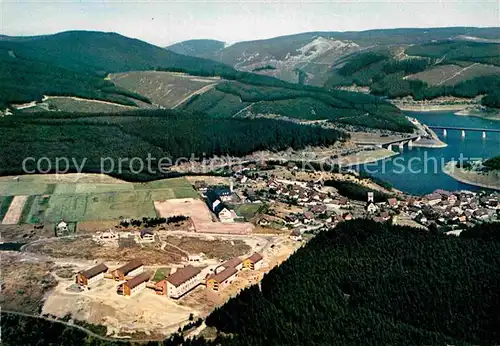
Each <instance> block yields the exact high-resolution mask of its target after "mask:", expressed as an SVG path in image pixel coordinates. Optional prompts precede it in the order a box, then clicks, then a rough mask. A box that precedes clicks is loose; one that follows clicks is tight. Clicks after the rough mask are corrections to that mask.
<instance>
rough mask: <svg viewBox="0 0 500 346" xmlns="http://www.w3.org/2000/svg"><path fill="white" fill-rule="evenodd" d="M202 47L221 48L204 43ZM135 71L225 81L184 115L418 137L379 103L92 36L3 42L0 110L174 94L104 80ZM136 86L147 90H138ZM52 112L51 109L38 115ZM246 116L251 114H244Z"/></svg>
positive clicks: (137, 101) (146, 78) (128, 101)
mask: <svg viewBox="0 0 500 346" xmlns="http://www.w3.org/2000/svg"><path fill="white" fill-rule="evenodd" d="M197 44H198V45H201V46H203V45H205V46H206V45H208V46H210V45H214V44H215V45H218V44H219V43H218V42H215V43H214V42H212V41H208V42H205V41H204V40H201V42H197ZM200 49H201V48H200ZM132 70H133V71H151V70H155V71H170V72H184V73H188V74H191V75H195V76H214V77H219V78H220V79H224V80H227V82H221V83H219V81H220V79H218V80H217V81H211V82H212V83H216V84H217V83H218V85H217V86H216V88H215V89H214V90H210V91H208V92H206V93H200V94H202V95H199V94H198V93H197V92H196V91H197V90H198V89H193V90H191V91H190V92H189V93H187V95H189V94H190V93H191V92H193V95H194V96H193V98H191V99H189V100H188V101H187V102H183V104H182V105H181V104H179V105H180V107H179V108H181V109H185V110H189V111H194V112H204V113H207V114H208V115H209V116H213V117H217V118H224V117H226V118H228V117H232V116H234V115H239V116H241V115H243V114H247V113H248V114H252V115H268V114H273V115H276V114H277V115H280V116H282V117H287V118H291V119H297V120H328V121H331V122H336V123H345V124H349V125H355V126H363V127H372V128H380V129H388V130H394V131H401V132H411V131H412V130H413V126H412V125H411V124H410V123H409V122H408V121H407V120H406V118H404V116H403V115H402V113H401V112H400V111H399V110H398V109H397V108H396V107H394V106H392V105H390V104H389V103H387V102H386V101H384V100H381V99H379V98H377V97H373V96H370V95H356V94H354V93H348V92H345V91H336V90H334V91H328V90H325V89H323V88H319V87H312V86H306V85H298V84H293V83H288V82H285V81H282V80H279V79H276V78H273V77H271V76H265V75H259V74H254V73H250V72H241V71H237V70H236V69H234V68H233V67H230V66H228V65H224V64H222V63H220V62H215V61H210V60H206V59H200V58H197V57H192V56H186V55H181V54H177V53H175V52H171V51H168V50H165V49H162V48H159V47H156V46H153V45H150V44H148V43H146V42H142V41H140V40H137V39H132V38H127V37H124V36H121V35H118V34H115V33H102V32H87V31H69V32H63V33H59V34H55V35H46V36H35V37H21V38H16V37H2V38H0V91H1V92H0V110H1V109H4V108H6V107H8V106H9V105H12V104H23V103H28V102H31V101H37V102H40V101H41V100H42V99H43V97H44V96H76V97H79V98H84V99H95V100H102V101H109V102H112V103H118V104H122V105H127V106H141V107H142V106H143V104H142V103H143V102H145V103H146V104H147V103H149V104H151V103H153V102H152V101H151V100H150V98H149V97H153V96H154V95H155V93H157V92H158V90H163V87H165V89H168V88H176V87H177V85H176V84H175V82H174V83H173V85H174V86H172V85H170V84H168V83H167V84H168V85H165V84H159V85H155V84H154V83H156V80H155V79H154V78H156V77H158V74H161V72H158V73H157V74H156V75H154V77H151V76H153V75H152V74H149V75H148V74H144V75H143V77H139V78H140V79H139V80H134V81H133V82H132V83H128V84H126V85H125V86H122V87H118V86H117V85H115V84H114V83H113V82H112V81H111V80H108V79H107V78H105V77H106V76H107V75H108V73H111V72H119V71H125V72H127V71H132ZM138 73H139V72H138ZM136 75H137V73H136ZM125 77H126V78H127V76H125ZM151 78H153V80H151ZM159 78H160V77H159ZM160 79H161V78H160ZM176 82H177V83H179V86H178V88H179V89H182V88H184V87H186V84H185V83H184V82H185V79H184V80H183V79H182V78H181V79H177V81H176ZM138 84H141V85H142V86H144V85H147V87H146V88H142V89H140V90H139V88H137V89H136V86H137V85H138ZM207 87H208V88H210V87H211V86H207ZM200 88H201V87H200ZM150 93H152V94H153V95H151V94H150ZM156 97H157V95H156ZM177 101H178V102H180V101H182V98H181V99H179V100H177ZM49 106H50V104H49V103H47V104H44V105H43V107H42V106H40V108H44V107H45V108H48V107H49ZM249 106H250V107H249ZM244 109H246V110H247V112H246V113H241V114H240V113H239V112H240V111H242V110H244Z"/></svg>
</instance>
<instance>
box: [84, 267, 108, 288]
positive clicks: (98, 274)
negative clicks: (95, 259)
mask: <svg viewBox="0 0 500 346" xmlns="http://www.w3.org/2000/svg"><path fill="white" fill-rule="evenodd" d="M107 271H108V267H107V266H106V265H105V264H104V263H101V264H99V265H96V266H95V267H92V268H90V269H87V270H84V271H81V272H79V273H78V274H76V283H77V284H78V285H80V286H89V285H92V284H94V283H96V282H97V281H100V280H102V279H104V274H105V273H106V272H107Z"/></svg>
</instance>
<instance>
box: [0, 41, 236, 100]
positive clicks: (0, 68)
mask: <svg viewBox="0 0 500 346" xmlns="http://www.w3.org/2000/svg"><path fill="white" fill-rule="evenodd" d="M156 68H170V69H171V68H180V69H199V70H206V71H210V72H220V71H230V72H231V71H234V69H233V68H232V67H230V66H227V65H225V64H223V63H220V62H215V61H211V60H207V59H202V58H197V57H192V56H187V55H181V54H177V53H175V52H171V51H167V50H165V49H163V48H160V47H157V46H154V45H151V44H149V43H146V42H143V41H140V40H138V39H134V38H129V37H125V36H122V35H120V34H117V33H104V32H93V31H66V32H61V33H58V34H54V35H42V36H30V37H9V36H2V37H0V89H1V90H2V92H1V93H0V108H4V107H5V105H8V104H12V103H25V102H31V101H40V100H41V99H42V97H43V95H52V96H78V97H82V98H91V99H99V100H105V101H111V102H117V101H118V102H119V103H122V104H127V105H134V104H135V103H134V101H131V100H130V99H127V98H124V97H123V95H124V94H127V97H130V96H132V94H131V93H128V92H127V91H125V90H122V89H117V88H116V87H115V86H114V84H113V83H111V82H109V81H106V80H104V77H105V76H106V75H107V74H108V73H112V72H123V71H132V70H139V71H141V70H154V69H156ZM120 95H121V96H120ZM135 96H137V95H135ZM135 96H134V97H135Z"/></svg>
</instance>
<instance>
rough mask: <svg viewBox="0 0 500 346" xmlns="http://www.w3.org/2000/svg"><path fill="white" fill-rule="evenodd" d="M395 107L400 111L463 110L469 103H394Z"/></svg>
mask: <svg viewBox="0 0 500 346" xmlns="http://www.w3.org/2000/svg"><path fill="white" fill-rule="evenodd" d="M393 105H394V106H396V107H397V108H399V109H400V110H402V111H410V112H438V111H463V110H465V109H467V108H469V107H470V106H471V105H470V104H465V105H421V106H420V105H414V106H400V105H397V104H394V103H393Z"/></svg>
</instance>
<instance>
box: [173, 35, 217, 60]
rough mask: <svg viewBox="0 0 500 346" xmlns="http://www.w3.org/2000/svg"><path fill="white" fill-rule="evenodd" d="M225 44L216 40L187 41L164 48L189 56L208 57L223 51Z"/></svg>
mask: <svg viewBox="0 0 500 346" xmlns="http://www.w3.org/2000/svg"><path fill="white" fill-rule="evenodd" d="M224 46H225V43H224V42H222V41H217V40H203V39H200V40H188V41H182V42H179V43H175V44H173V45H171V46H168V47H166V49H168V50H169V51H172V52H176V53H179V54H184V55H190V56H197V57H203V56H209V55H211V54H214V53H216V52H217V51H219V50H221V49H223V48H224Z"/></svg>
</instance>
